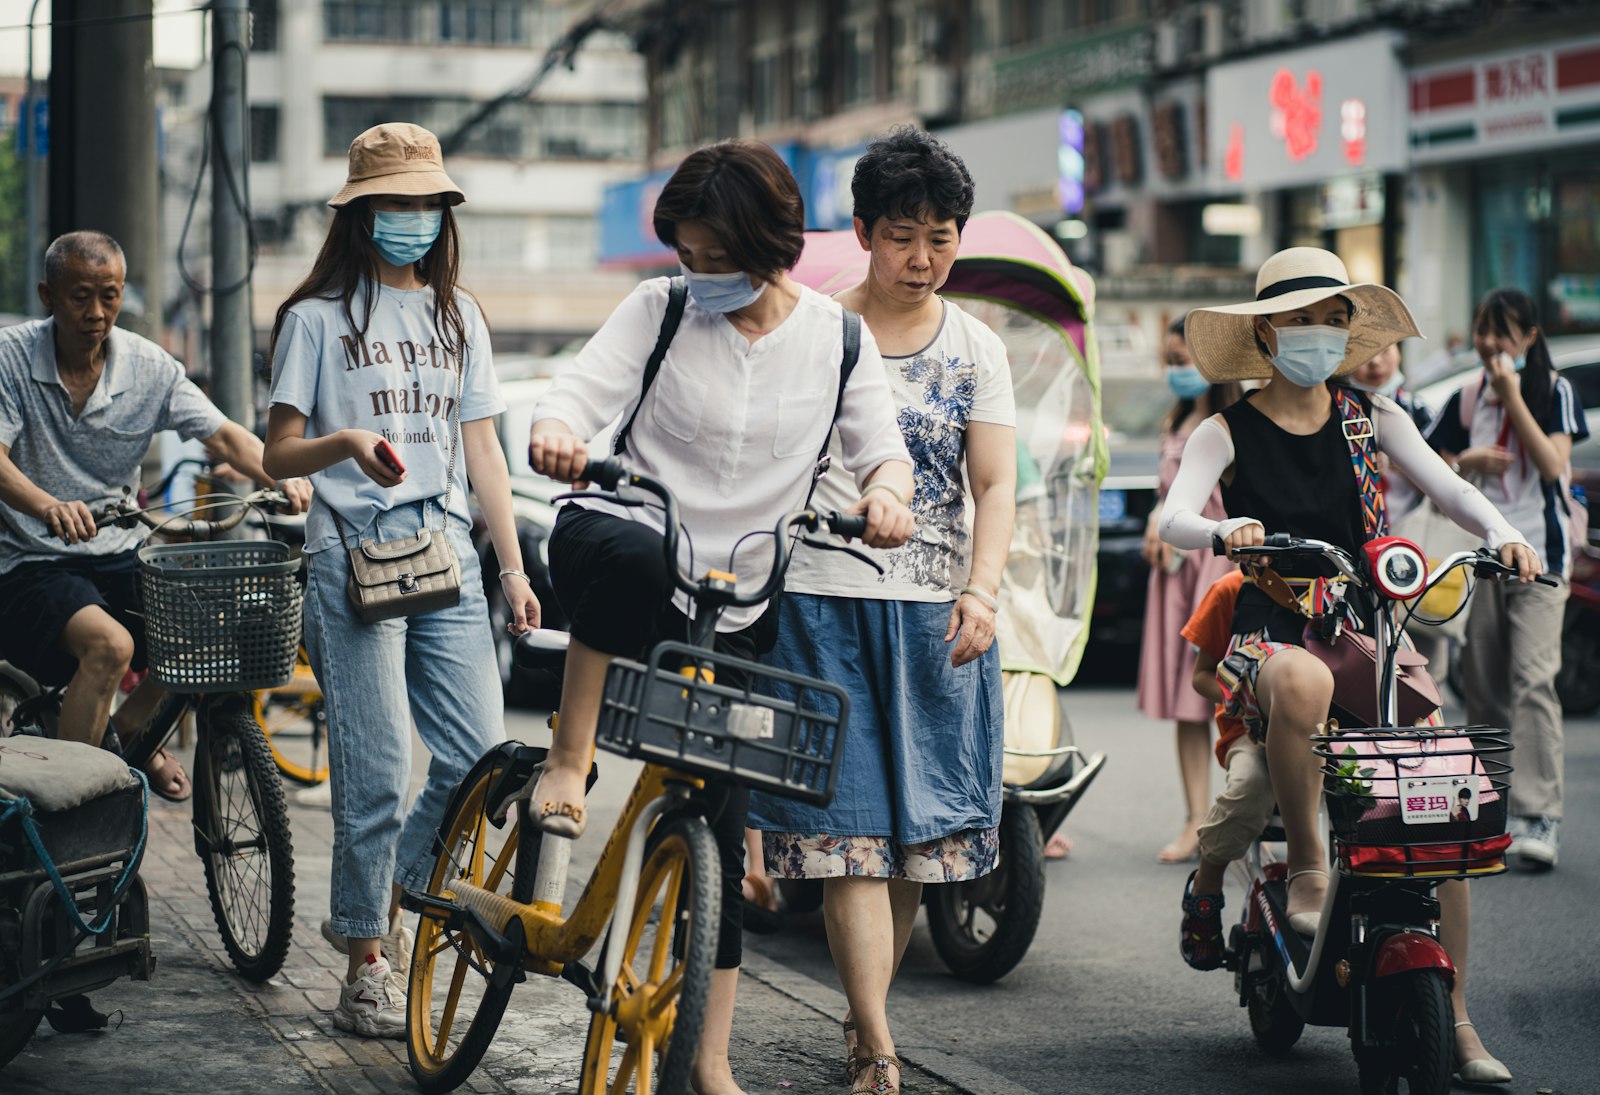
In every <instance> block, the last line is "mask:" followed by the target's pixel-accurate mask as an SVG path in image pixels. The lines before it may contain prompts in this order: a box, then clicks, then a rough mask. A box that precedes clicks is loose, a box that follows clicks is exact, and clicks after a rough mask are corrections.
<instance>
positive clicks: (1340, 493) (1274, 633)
mask: <svg viewBox="0 0 1600 1095" xmlns="http://www.w3.org/2000/svg"><path fill="white" fill-rule="evenodd" d="M1354 394H1355V395H1356V396H1357V398H1359V399H1360V400H1361V406H1362V410H1363V411H1364V412H1365V413H1367V414H1368V415H1370V414H1371V412H1372V408H1371V404H1370V403H1369V402H1368V400H1367V398H1366V396H1365V393H1362V392H1356V393H1354ZM1253 395H1254V393H1251V394H1250V395H1247V396H1246V397H1245V398H1244V399H1241V400H1239V401H1238V402H1237V403H1235V404H1233V405H1232V406H1231V407H1228V408H1227V409H1225V410H1224V411H1223V412H1222V417H1223V420H1224V421H1226V422H1227V423H1228V430H1229V432H1230V433H1232V435H1233V452H1234V461H1233V482H1231V483H1223V484H1222V504H1223V506H1224V508H1225V509H1227V511H1228V516H1230V517H1254V518H1255V519H1256V520H1258V521H1260V522H1261V523H1262V525H1264V526H1265V527H1266V531H1267V533H1268V534H1269V535H1270V534H1271V533H1275V532H1286V533H1289V534H1290V535H1292V536H1308V537H1312V538H1314V539H1318V540H1326V541H1328V543H1330V544H1337V545H1338V546H1340V547H1342V548H1344V549H1345V550H1346V551H1348V552H1350V553H1352V554H1355V553H1356V552H1358V551H1360V549H1361V545H1362V544H1364V543H1365V542H1366V539H1367V535H1366V528H1365V526H1364V525H1363V524H1362V521H1361V489H1360V486H1359V485H1358V484H1357V482H1356V473H1355V470H1354V468H1352V467H1351V462H1350V445H1349V442H1347V441H1346V440H1345V439H1344V427H1343V418H1342V416H1341V415H1340V414H1339V405H1338V403H1337V401H1335V402H1334V403H1333V404H1331V405H1330V407H1329V410H1328V421H1327V422H1326V423H1324V424H1323V426H1322V428H1321V429H1320V430H1318V431H1317V432H1316V433H1314V434H1295V433H1290V432H1288V431H1287V430H1285V429H1283V428H1282V427H1281V426H1279V425H1278V424H1277V423H1275V422H1273V421H1272V419H1270V418H1268V417H1267V416H1266V415H1265V414H1263V413H1262V412H1261V411H1259V410H1257V409H1256V407H1255V406H1254V404H1253V402H1252V396H1253ZM1273 569H1275V570H1276V571H1277V572H1278V573H1279V574H1282V575H1285V576H1286V577H1288V576H1295V577H1313V576H1316V575H1318V574H1321V575H1325V576H1331V575H1332V574H1333V573H1334V572H1333V570H1332V569H1331V568H1330V567H1328V566H1326V565H1325V564H1322V563H1320V562H1302V563H1300V564H1299V565H1295V564H1294V563H1291V562H1289V561H1288V560H1284V561H1283V562H1282V563H1274V564H1273ZM1304 624H1305V621H1304V620H1302V619H1300V618H1299V617H1297V616H1295V615H1294V614H1293V613H1292V612H1290V611H1289V610H1288V609H1285V608H1282V607H1280V606H1279V605H1277V604H1276V603H1275V602H1273V601H1272V599H1271V598H1269V597H1268V596H1267V595H1266V594H1265V593H1262V592H1261V591H1260V590H1258V589H1256V588H1255V587H1254V586H1252V585H1250V584H1248V583H1246V584H1245V587H1244V588H1243V589H1242V590H1241V591H1240V594H1239V602H1238V608H1237V609H1236V610H1235V612H1234V616H1233V630H1234V633H1235V634H1247V633H1249V632H1252V631H1258V630H1261V629H1263V628H1265V629H1266V630H1267V631H1268V634H1269V637H1271V638H1273V639H1275V640H1277V641H1279V642H1294V643H1295V644H1297V645H1298V644H1299V643H1300V632H1301V630H1302V629H1303V627H1304Z"/></svg>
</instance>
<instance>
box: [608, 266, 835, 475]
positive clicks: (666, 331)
mask: <svg viewBox="0 0 1600 1095" xmlns="http://www.w3.org/2000/svg"><path fill="white" fill-rule="evenodd" d="M688 299H689V282H688V280H687V279H686V278H684V277H683V276H682V275H679V276H677V277H674V278H673V279H672V280H671V281H669V282H668V283H667V310H666V312H665V314H663V315H662V317H661V331H660V333H659V334H657V335H656V345H655V349H653V350H651V351H650V359H649V360H648V361H646V362H645V363H644V381H643V383H642V384H641V385H640V387H639V402H637V403H635V404H634V405H633V413H632V414H630V415H628V420H627V421H626V422H624V423H623V424H622V428H621V429H620V430H618V431H617V435H616V437H614V438H612V439H611V455H613V456H621V455H622V454H623V453H624V452H626V451H627V448H628V435H629V434H630V433H632V432H633V420H634V419H636V418H638V417H639V408H640V407H643V406H644V397H645V396H646V395H649V394H650V385H652V384H654V383H655V382H656V374H657V373H659V372H660V371H661V362H662V359H664V358H665V357H666V356H667V347H669V346H671V345H672V337H673V336H674V335H676V334H677V333H678V323H679V322H680V321H681V320H682V319H683V308H684V305H685V304H686V303H687V302H688ZM858 338H859V336H858Z"/></svg>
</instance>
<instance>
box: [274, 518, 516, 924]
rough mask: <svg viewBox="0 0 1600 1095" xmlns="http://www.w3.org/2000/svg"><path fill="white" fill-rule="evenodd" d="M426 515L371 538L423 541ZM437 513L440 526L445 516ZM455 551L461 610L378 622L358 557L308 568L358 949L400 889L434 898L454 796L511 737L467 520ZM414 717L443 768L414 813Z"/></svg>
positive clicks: (310, 636) (326, 554) (310, 638)
mask: <svg viewBox="0 0 1600 1095" xmlns="http://www.w3.org/2000/svg"><path fill="white" fill-rule="evenodd" d="M421 515H422V511H421V506H420V504H418V505H405V506H398V507H396V508H395V509H393V510H390V511H389V512H387V513H383V514H380V515H379V516H378V518H377V520H376V521H375V522H374V524H373V525H371V526H368V528H367V529H366V530H365V531H364V532H362V533H361V537H362V538H373V537H376V538H377V539H379V540H390V539H396V538H399V537H402V536H413V535H415V534H416V531H417V529H418V528H419V527H421V524H420V520H421ZM429 516H430V517H431V518H432V520H433V523H435V524H436V523H437V522H438V519H439V511H438V507H437V506H435V507H431V509H430V514H429ZM352 539H353V537H352ZM450 543H451V545H452V546H453V547H454V548H455V551H456V557H457V558H458V559H459V560H460V561H461V601H460V603H459V604H457V605H456V606H455V607H453V608H446V609H440V610H439V611H437V612H428V613H424V614H421V615H417V616H403V617H400V618H399V619H394V620H384V621H382V622H381V623H376V624H364V623H362V622H361V621H360V620H359V619H357V618H356V615H355V613H354V611H353V610H352V609H351V607H350V602H349V601H348V600H347V599H346V598H345V592H344V587H345V579H346V578H347V576H348V575H349V573H350V559H349V556H348V554H347V553H346V552H345V551H343V550H341V549H339V548H337V547H335V548H330V549H328V550H327V551H319V552H316V553H314V554H312V555H310V556H308V557H307V559H308V563H307V569H308V578H307V583H306V599H305V640H306V653H307V654H309V655H310V657H311V668H312V669H313V670H315V671H316V674H317V680H318V682H319V683H320V684H321V685H322V691H323V694H324V696H325V697H326V702H327V714H328V761H329V768H330V769H331V778H332V791H333V898H332V912H333V928H334V930H335V931H337V932H339V933H340V934H342V935H346V936H350V937H352V938H356V939H376V938H378V937H380V936H382V935H383V934H384V933H385V932H387V931H388V930H389V897H390V883H391V882H396V883H399V884H400V885H402V886H409V887H417V888H423V887H426V885H427V883H428V880H429V878H430V876H431V875H432V873H433V863H434V834H435V832H436V831H437V829H438V827H439V825H440V824H441V823H442V822H443V820H444V810H445V806H446V804H447V803H448V801H449V797H450V791H451V789H452V788H453V787H454V786H455V785H456V783H457V782H459V781H460V780H461V778H462V777H463V776H465V775H466V774H467V771H468V770H469V769H470V768H471V767H472V765H473V763H474V762H476V761H477V759H478V758H479V757H481V756H482V755H483V754H484V753H485V752H487V751H488V750H489V749H491V748H493V747H494V746H496V745H498V744H500V742H502V741H504V740H505V708H504V704H503V702H502V700H501V694H500V676H499V671H498V669H497V668H496V662H495V654H494V642H493V639H492V637H491V636H490V634H489V627H490V625H489V606H488V603H487V601H485V599H484V596H483V577H482V571H481V568H480V567H479V565H478V556H477V553H476V552H475V551H474V550H473V548H472V541H471V538H470V537H469V535H468V533H467V530H466V527H465V526H464V525H462V524H461V523H460V522H459V521H457V520H452V521H451V523H450ZM413 720H415V722H416V726H417V732H418V734H419V735H420V736H421V737H422V743H423V744H424V745H426V746H427V747H428V751H429V752H430V753H431V754H432V755H433V759H432V761H430V762H429V764H428V779H427V782H426V783H425V784H424V785H423V788H422V793H421V794H419V795H418V796H417V800H416V802H414V803H412V804H411V809H410V811H409V812H408V811H407V810H406V799H407V797H408V796H409V793H410V790H411V724H412V721H413Z"/></svg>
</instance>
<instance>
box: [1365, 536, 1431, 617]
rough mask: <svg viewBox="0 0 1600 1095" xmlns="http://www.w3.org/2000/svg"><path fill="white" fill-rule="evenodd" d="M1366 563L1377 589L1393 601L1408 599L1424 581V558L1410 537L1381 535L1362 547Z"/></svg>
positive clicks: (1421, 588)
mask: <svg viewBox="0 0 1600 1095" xmlns="http://www.w3.org/2000/svg"><path fill="white" fill-rule="evenodd" d="M1366 554H1367V562H1368V564H1369V565H1370V566H1371V568H1372V577H1373V579H1374V581H1376V582H1377V585H1378V591H1379V592H1380V593H1382V594H1383V595H1384V596H1385V597H1389V598H1391V599H1393V600H1396V601H1408V600H1410V599H1411V598H1413V597H1415V596H1417V595H1418V594H1419V593H1421V592H1422V590H1423V587H1424V586H1426V585H1427V584H1428V558H1427V556H1426V555H1424V554H1423V553H1422V549H1421V548H1419V547H1417V545H1416V544H1413V543H1412V542H1411V541H1410V540H1405V539H1402V538H1400V537H1398V536H1385V537H1383V538H1382V539H1380V540H1374V541H1372V542H1371V543H1369V544H1367V546H1366Z"/></svg>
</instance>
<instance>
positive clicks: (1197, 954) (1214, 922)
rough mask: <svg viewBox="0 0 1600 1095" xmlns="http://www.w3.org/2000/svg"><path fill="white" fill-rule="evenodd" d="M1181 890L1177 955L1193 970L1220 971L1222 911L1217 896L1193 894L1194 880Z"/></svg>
mask: <svg viewBox="0 0 1600 1095" xmlns="http://www.w3.org/2000/svg"><path fill="white" fill-rule="evenodd" d="M1195 874H1196V872H1194V871H1190V872H1189V881H1188V882H1186V883H1184V886H1183V926H1182V927H1181V928H1179V934H1178V953H1179V954H1181V955H1183V960H1184V961H1185V962H1187V963H1189V965H1190V966H1191V967H1192V968H1194V969H1197V970H1214V969H1220V968H1221V967H1222V962H1223V958H1224V955H1225V949H1224V947H1223V942H1222V907H1223V904H1224V902H1223V900H1222V895H1221V894H1220V893H1217V894H1196V893H1195V892H1194V876H1195Z"/></svg>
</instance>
